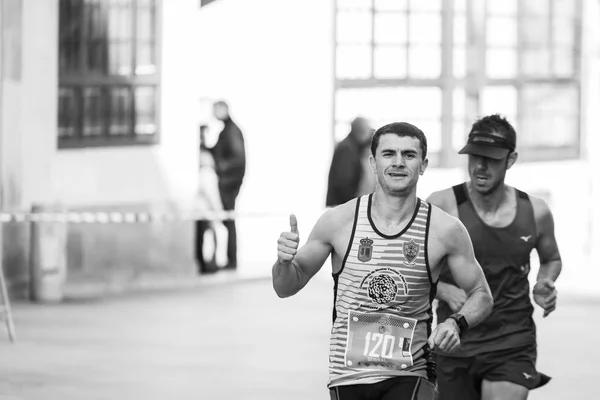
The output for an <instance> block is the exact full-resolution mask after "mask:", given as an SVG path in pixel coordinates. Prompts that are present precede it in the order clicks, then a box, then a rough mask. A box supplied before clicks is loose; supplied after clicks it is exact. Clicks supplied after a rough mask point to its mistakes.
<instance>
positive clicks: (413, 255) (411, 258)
mask: <svg viewBox="0 0 600 400" xmlns="http://www.w3.org/2000/svg"><path fill="white" fill-rule="evenodd" d="M420 250H421V245H420V244H419V243H417V242H415V241H414V239H410V240H409V241H408V242H404V243H403V244H402V254H403V255H404V258H405V259H406V261H404V264H406V265H410V266H414V265H415V260H416V259H417V256H418V255H419V251H420Z"/></svg>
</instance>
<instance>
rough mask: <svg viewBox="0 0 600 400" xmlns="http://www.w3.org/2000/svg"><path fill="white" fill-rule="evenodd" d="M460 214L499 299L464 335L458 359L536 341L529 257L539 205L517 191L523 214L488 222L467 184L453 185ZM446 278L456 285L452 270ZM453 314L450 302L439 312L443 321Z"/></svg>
mask: <svg viewBox="0 0 600 400" xmlns="http://www.w3.org/2000/svg"><path fill="white" fill-rule="evenodd" d="M453 190H454V195H455V197H456V204H457V206H458V215H459V218H460V220H461V221H462V223H463V224H464V225H465V227H466V228H467V230H468V231H469V235H470V236H471V241H472V242H473V247H474V250H475V257H476V258H477V261H478V262H479V264H480V265H481V268H482V269H483V272H484V274H485V277H486V279H487V281H488V284H489V286H490V289H491V291H492V295H493V297H494V308H493V310H492V312H491V314H490V315H489V316H488V317H487V318H486V319H485V321H483V322H482V323H481V324H479V325H477V326H475V327H473V328H469V330H467V331H466V332H465V334H464V335H463V336H462V337H461V345H460V348H459V349H458V350H457V351H456V352H454V353H452V356H453V357H469V356H472V355H475V354H478V353H480V352H481V350H482V349H485V352H489V351H495V350H503V349H508V348H514V347H520V346H527V345H530V344H532V343H535V324H534V322H533V305H532V304H531V299H530V296H529V280H528V278H527V277H528V274H529V270H530V264H529V255H530V253H531V251H532V250H533V249H534V248H535V245H536V238H537V229H536V223H535V217H534V215H533V206H532V205H531V201H530V199H529V196H528V195H527V193H525V192H522V191H520V190H517V189H515V190H516V196H517V213H516V215H515V218H514V220H513V222H512V223H511V224H509V225H508V226H506V227H502V228H494V227H491V226H489V225H487V224H486V223H485V222H484V221H483V220H482V219H481V217H479V215H478V214H477V211H476V210H475V208H474V206H473V203H472V202H471V200H470V199H469V196H468V192H467V187H466V184H464V183H463V184H461V185H457V186H454V187H453ZM439 280H440V281H441V282H446V283H450V284H453V285H456V282H455V281H454V278H453V277H452V274H451V273H450V271H449V270H448V268H443V269H442V271H441V273H440V278H439ZM451 314H452V310H451V309H450V307H449V306H448V304H447V303H446V302H443V301H440V302H439V304H438V307H437V310H436V315H437V319H438V322H441V321H444V320H446V319H447V318H448V316H450V315H451Z"/></svg>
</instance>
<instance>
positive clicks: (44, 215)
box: [0, 211, 288, 224]
mask: <svg viewBox="0 0 600 400" xmlns="http://www.w3.org/2000/svg"><path fill="white" fill-rule="evenodd" d="M278 216H280V215H278V214H275V213H246V214H241V213H236V212H234V211H220V212H214V213H177V214H175V213H151V212H103V211H99V212H89V211H86V212H62V213H60V212H54V213H53V212H39V213H38V212H32V213H6V212H3V213H0V223H7V222H19V223H22V222H61V223H72V224H138V223H150V222H168V221H198V220H206V221H227V220H232V219H240V218H249V217H250V218H252V217H254V218H260V217H278ZM287 216H288V214H285V215H283V214H282V215H281V217H287Z"/></svg>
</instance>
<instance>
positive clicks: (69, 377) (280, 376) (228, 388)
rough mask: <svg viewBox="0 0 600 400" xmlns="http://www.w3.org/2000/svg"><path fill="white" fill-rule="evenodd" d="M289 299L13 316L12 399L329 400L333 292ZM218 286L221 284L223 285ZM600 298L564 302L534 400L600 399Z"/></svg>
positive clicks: (259, 294)
mask: <svg viewBox="0 0 600 400" xmlns="http://www.w3.org/2000/svg"><path fill="white" fill-rule="evenodd" d="M327 278H328V277H327V276H326V274H321V273H320V274H319V275H318V276H317V277H316V278H315V280H313V281H312V282H310V283H309V285H308V286H307V287H306V288H305V289H304V290H303V291H301V292H300V293H299V294H298V295H297V296H295V297H293V298H289V299H279V298H278V297H277V296H276V295H275V294H274V292H273V290H272V288H271V284H270V281H269V280H264V279H257V280H251V281H248V280H236V279H229V278H227V277H219V278H215V279H214V280H215V282H214V284H203V285H195V286H191V287H187V288H183V289H174V288H171V289H164V290H153V291H144V292H137V293H125V294H121V295H113V296H110V297H103V298H88V299H79V300H76V301H69V302H66V303H63V304H57V305H37V304H31V303H18V304H15V305H14V316H15V323H16V327H17V342H16V343H14V344H10V343H9V342H8V338H7V335H6V332H5V330H4V329H1V330H0V399H1V400H8V399H10V400H14V399H20V400H58V399H60V400H71V399H73V400H80V399H95V400H105V399H148V400H149V399H178V400H179V399H180V400H187V399H207V400H220V399H223V400H225V399H227V400H229V399H261V400H269V399H282V398H284V399H290V400H296V399H315V400H318V399H323V400H326V399H328V398H329V397H328V393H327V390H326V388H325V385H326V382H327V356H328V347H329V346H328V335H329V330H330V322H331V321H330V318H331V307H332V301H333V296H332V286H333V284H332V282H331V281H330V280H329V279H327ZM217 280H219V282H218V283H217V282H216V281H217ZM599 311H600V298H588V297H576V296H575V295H573V294H565V295H563V296H561V297H560V303H559V308H558V310H557V311H556V312H555V314H553V315H552V316H551V317H549V318H546V319H541V316H540V313H539V311H538V310H536V318H537V321H538V326H539V329H538V331H539V342H540V345H539V364H538V367H539V368H540V370H542V371H544V372H545V373H547V374H549V375H551V376H553V378H554V379H553V380H552V382H551V383H550V384H548V385H547V386H546V387H545V388H542V389H539V390H536V391H534V392H532V394H531V395H530V397H529V398H530V399H532V400H541V399H544V400H558V399H561V400H562V399H565V398H573V395H574V393H577V394H576V395H575V397H576V398H578V399H590V400H592V399H599V398H600V388H599V385H598V383H597V382H600V369H599V368H598V367H597V360H598V359H599V358H600V350H599V349H598V347H597V346H596V345H595V342H596V336H597V333H595V332H597V330H598V329H600V312H599Z"/></svg>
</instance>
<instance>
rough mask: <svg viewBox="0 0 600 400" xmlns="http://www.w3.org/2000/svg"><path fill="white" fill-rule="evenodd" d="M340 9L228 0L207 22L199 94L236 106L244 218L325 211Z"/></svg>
mask: <svg viewBox="0 0 600 400" xmlns="http://www.w3.org/2000/svg"><path fill="white" fill-rule="evenodd" d="M332 10H333V6H332V4H331V2H330V1H323V0H305V1H301V2H298V1H291V0H254V1H247V0H220V1H218V2H215V3H213V4H211V5H209V6H207V7H204V8H203V9H202V10H201V12H200V14H199V19H198V22H197V24H198V26H199V30H200V34H199V40H198V46H197V51H198V52H199V53H200V54H201V55H202V58H203V59H202V62H201V64H202V65H201V68H200V71H199V73H200V79H201V81H200V82H199V86H198V91H199V93H200V95H201V96H203V97H210V98H216V99H225V100H226V101H228V103H229V104H230V109H231V114H232V118H233V119H234V120H235V121H236V122H237V123H238V124H239V126H240V127H241V129H242V131H243V132H244V135H245V138H246V146H247V163H248V164H247V179H246V181H245V183H244V187H243V189H242V192H241V194H240V198H239V209H240V211H241V212H251V211H265V210H267V211H276V212H292V211H297V210H300V209H310V210H313V209H315V208H321V207H322V206H323V204H324V203H325V190H326V174H324V173H323V171H326V170H327V168H328V166H329V162H330V159H331V154H332V145H333V144H332V130H331V107H332V105H331V101H332V95H331V93H332V90H333V81H332V77H333V73H332V53H331V48H332V38H333V32H332V22H333V19H332V18H333V16H332Z"/></svg>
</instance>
